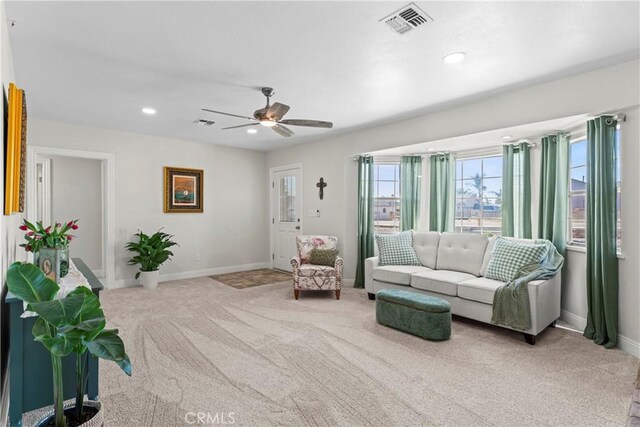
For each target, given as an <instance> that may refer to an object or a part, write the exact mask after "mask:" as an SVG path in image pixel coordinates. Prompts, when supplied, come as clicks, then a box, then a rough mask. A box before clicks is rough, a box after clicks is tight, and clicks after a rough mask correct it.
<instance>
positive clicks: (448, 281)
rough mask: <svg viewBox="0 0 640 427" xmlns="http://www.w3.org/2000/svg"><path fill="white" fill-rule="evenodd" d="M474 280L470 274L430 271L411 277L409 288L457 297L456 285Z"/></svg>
mask: <svg viewBox="0 0 640 427" xmlns="http://www.w3.org/2000/svg"><path fill="white" fill-rule="evenodd" d="M473 278H475V276H473V275H472V274H469V273H461V272H459V271H451V270H432V271H425V272H422V273H416V274H414V275H413V276H411V287H412V288H416V289H422V290H423V291H431V292H436V293H439V294H445V295H452V296H456V295H458V283H461V282H464V281H466V280H470V279H473Z"/></svg>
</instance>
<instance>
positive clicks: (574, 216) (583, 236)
mask: <svg viewBox="0 0 640 427" xmlns="http://www.w3.org/2000/svg"><path fill="white" fill-rule="evenodd" d="M620 177H621V174H620V130H619V129H618V130H617V131H616V214H617V221H616V223H617V226H616V235H617V243H618V252H620V249H621V245H622V218H621V215H620V203H621V192H620ZM586 208H587V140H586V139H584V138H583V139H578V140H576V141H575V142H572V143H571V149H570V151H569V206H568V217H569V218H568V222H569V224H568V227H567V228H568V234H569V236H568V239H569V240H568V241H569V244H570V245H573V246H584V245H585V244H586V242H587V238H588V236H587V210H586Z"/></svg>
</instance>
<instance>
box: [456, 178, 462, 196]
mask: <svg viewBox="0 0 640 427" xmlns="http://www.w3.org/2000/svg"><path fill="white" fill-rule="evenodd" d="M463 182H464V181H462V180H458V181H456V197H462V195H463V194H464V187H463V186H462V183H463Z"/></svg>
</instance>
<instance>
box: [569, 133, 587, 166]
mask: <svg viewBox="0 0 640 427" xmlns="http://www.w3.org/2000/svg"><path fill="white" fill-rule="evenodd" d="M570 157H571V162H570V167H574V166H582V165H586V164H587V141H586V140H585V139H583V140H582V141H577V142H574V143H572V144H571V156H570Z"/></svg>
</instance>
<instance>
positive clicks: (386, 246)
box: [376, 230, 420, 266]
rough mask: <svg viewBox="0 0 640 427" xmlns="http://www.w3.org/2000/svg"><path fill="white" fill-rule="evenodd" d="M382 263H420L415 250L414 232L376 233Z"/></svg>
mask: <svg viewBox="0 0 640 427" xmlns="http://www.w3.org/2000/svg"><path fill="white" fill-rule="evenodd" d="M376 243H377V244H378V253H379V254H380V265H381V266H383V265H420V261H419V260H418V257H417V256H416V253H415V251H414V250H413V232H412V231H411V230H409V231H403V232H402V233H397V234H389V235H384V234H376Z"/></svg>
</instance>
